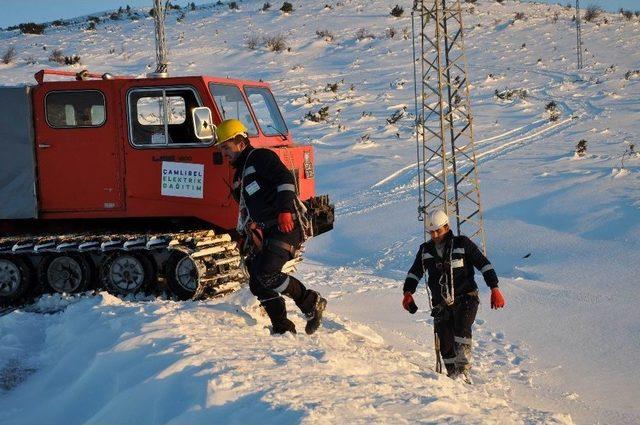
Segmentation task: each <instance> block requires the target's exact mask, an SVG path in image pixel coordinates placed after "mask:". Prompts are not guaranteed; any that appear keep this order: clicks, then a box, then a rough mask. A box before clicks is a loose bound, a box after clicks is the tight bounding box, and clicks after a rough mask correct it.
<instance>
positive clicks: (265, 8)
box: [262, 2, 271, 12]
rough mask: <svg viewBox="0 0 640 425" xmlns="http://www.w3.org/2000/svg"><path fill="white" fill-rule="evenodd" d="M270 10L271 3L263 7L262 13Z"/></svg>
mask: <svg viewBox="0 0 640 425" xmlns="http://www.w3.org/2000/svg"><path fill="white" fill-rule="evenodd" d="M269 9H271V3H269V2H266V3H265V4H263V5H262V11H263V12H266V11H267V10H269Z"/></svg>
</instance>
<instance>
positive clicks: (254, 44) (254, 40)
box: [245, 35, 260, 50]
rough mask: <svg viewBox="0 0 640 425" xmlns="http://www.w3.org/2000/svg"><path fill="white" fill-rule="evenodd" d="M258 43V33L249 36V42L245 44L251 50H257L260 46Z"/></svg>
mask: <svg viewBox="0 0 640 425" xmlns="http://www.w3.org/2000/svg"><path fill="white" fill-rule="evenodd" d="M258 44H260V38H259V37H258V36H256V35H252V36H249V37H247V42H246V43H245V45H246V46H247V48H248V49H249V50H255V49H257V48H258Z"/></svg>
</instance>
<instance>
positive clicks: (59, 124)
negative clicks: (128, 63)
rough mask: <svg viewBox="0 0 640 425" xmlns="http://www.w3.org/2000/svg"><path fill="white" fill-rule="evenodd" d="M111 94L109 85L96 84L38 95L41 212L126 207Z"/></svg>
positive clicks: (37, 130) (101, 209)
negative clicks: (89, 87)
mask: <svg viewBox="0 0 640 425" xmlns="http://www.w3.org/2000/svg"><path fill="white" fill-rule="evenodd" d="M66 87H73V86H66ZM111 90H112V86H111V85H110V83H109V82H105V81H95V82H94V84H92V87H91V89H80V88H65V89H45V88H43V87H41V88H39V89H36V90H35V91H34V116H35V119H34V121H35V126H36V157H37V163H38V192H39V200H40V210H41V211H43V212H62V211H69V212H73V211H109V210H117V209H122V208H124V194H123V188H122V183H121V170H120V160H119V150H118V147H119V143H118V137H117V130H116V129H117V125H116V121H117V113H116V112H115V106H114V105H113V101H112V100H113V96H112V92H111Z"/></svg>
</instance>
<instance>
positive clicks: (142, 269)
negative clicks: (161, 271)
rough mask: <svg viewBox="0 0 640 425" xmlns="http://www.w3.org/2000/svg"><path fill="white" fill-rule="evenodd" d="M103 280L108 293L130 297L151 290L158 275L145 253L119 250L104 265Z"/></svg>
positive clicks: (102, 269)
mask: <svg viewBox="0 0 640 425" xmlns="http://www.w3.org/2000/svg"><path fill="white" fill-rule="evenodd" d="M101 280H102V282H103V283H104V285H105V286H106V288H107V291H109V292H111V293H113V294H115V295H129V294H135V293H138V292H140V291H145V290H147V289H149V288H150V287H151V285H152V284H153V283H154V282H155V281H156V273H155V271H154V268H153V264H152V263H151V260H150V259H149V258H148V257H147V255H145V253H144V252H142V251H120V250H118V251H115V252H114V253H113V254H111V255H110V256H109V257H108V258H107V259H106V261H105V262H104V263H103V266H102V267H101Z"/></svg>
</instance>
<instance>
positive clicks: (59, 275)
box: [40, 254, 91, 294]
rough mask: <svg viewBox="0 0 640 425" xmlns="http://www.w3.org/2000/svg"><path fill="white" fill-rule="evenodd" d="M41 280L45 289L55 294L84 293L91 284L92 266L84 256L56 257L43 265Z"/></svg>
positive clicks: (47, 260)
mask: <svg viewBox="0 0 640 425" xmlns="http://www.w3.org/2000/svg"><path fill="white" fill-rule="evenodd" d="M40 279H41V281H42V283H43V284H44V285H45V288H47V289H48V290H51V291H54V292H58V293H67V294H75V293H78V292H84V291H86V290H87V288H88V287H89V284H90V283H91V266H90V264H89V262H88V261H87V259H86V258H85V257H84V256H82V255H77V254H61V255H54V256H51V257H49V258H46V259H45V261H44V262H43V263H42V266H41V267H40Z"/></svg>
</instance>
